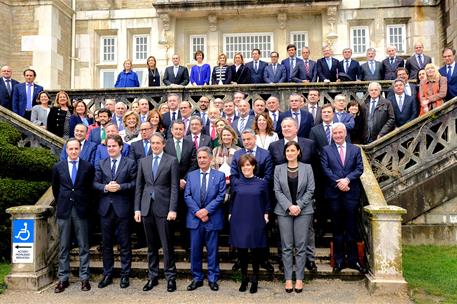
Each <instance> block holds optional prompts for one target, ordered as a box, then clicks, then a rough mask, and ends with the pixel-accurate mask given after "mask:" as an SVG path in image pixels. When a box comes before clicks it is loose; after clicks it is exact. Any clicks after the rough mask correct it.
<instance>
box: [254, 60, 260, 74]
mask: <svg viewBox="0 0 457 304" xmlns="http://www.w3.org/2000/svg"><path fill="white" fill-rule="evenodd" d="M254 70H255V72H256V73H257V71H258V70H259V66H258V62H257V61H256V62H254Z"/></svg>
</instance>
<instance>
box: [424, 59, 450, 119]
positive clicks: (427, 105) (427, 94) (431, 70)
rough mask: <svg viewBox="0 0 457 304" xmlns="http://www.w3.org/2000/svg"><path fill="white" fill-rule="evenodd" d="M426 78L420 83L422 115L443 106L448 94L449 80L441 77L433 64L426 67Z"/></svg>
mask: <svg viewBox="0 0 457 304" xmlns="http://www.w3.org/2000/svg"><path fill="white" fill-rule="evenodd" d="M425 74H426V76H427V77H426V78H425V79H424V80H422V81H421V82H420V88H419V94H420V105H421V110H420V115H424V114H425V113H427V112H429V111H430V110H433V109H435V108H437V107H439V106H441V105H442V104H443V101H444V97H446V93H447V78H446V77H444V76H441V74H440V72H439V71H438V68H437V67H436V65H434V64H433V63H429V64H427V65H426V66H425Z"/></svg>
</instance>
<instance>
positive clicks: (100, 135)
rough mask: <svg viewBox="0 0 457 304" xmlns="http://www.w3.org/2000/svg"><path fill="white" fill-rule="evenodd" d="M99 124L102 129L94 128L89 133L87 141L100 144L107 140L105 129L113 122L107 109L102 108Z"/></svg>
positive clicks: (99, 113) (99, 114)
mask: <svg viewBox="0 0 457 304" xmlns="http://www.w3.org/2000/svg"><path fill="white" fill-rule="evenodd" d="M98 122H99V124H100V127H96V128H93V129H92V130H91V131H90V133H89V138H88V139H87V141H90V142H93V143H96V144H97V145H98V144H100V143H101V142H102V141H104V140H105V139H106V130H105V127H106V125H108V124H109V123H110V122H111V112H110V110H108V109H106V108H101V109H100V110H99V111H98Z"/></svg>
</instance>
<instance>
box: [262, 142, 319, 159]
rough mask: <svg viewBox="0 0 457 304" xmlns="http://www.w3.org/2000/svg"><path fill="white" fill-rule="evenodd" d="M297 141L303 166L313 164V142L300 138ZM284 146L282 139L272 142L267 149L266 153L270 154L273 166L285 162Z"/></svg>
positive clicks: (314, 149)
mask: <svg viewBox="0 0 457 304" xmlns="http://www.w3.org/2000/svg"><path fill="white" fill-rule="evenodd" d="M297 140H298V145H299V146H300V151H301V158H300V161H301V162H302V163H305V164H313V163H314V161H315V156H316V148H315V144H314V141H312V140H311V139H307V138H301V137H299V138H298V139H297ZM284 145H285V141H284V139H280V140H277V141H275V142H272V143H271V144H270V146H269V147H268V151H269V152H270V154H271V159H272V160H273V164H274V165H275V166H277V165H280V164H283V163H285V162H286V159H285V158H284Z"/></svg>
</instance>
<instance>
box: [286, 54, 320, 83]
mask: <svg viewBox="0 0 457 304" xmlns="http://www.w3.org/2000/svg"><path fill="white" fill-rule="evenodd" d="M308 65H309V73H308V74H306V66H305V61H304V60H302V61H299V62H297V64H296V65H295V69H294V70H293V71H292V75H291V81H292V82H297V83H301V82H303V80H308V81H310V82H316V81H317V63H316V61H313V60H308Z"/></svg>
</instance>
